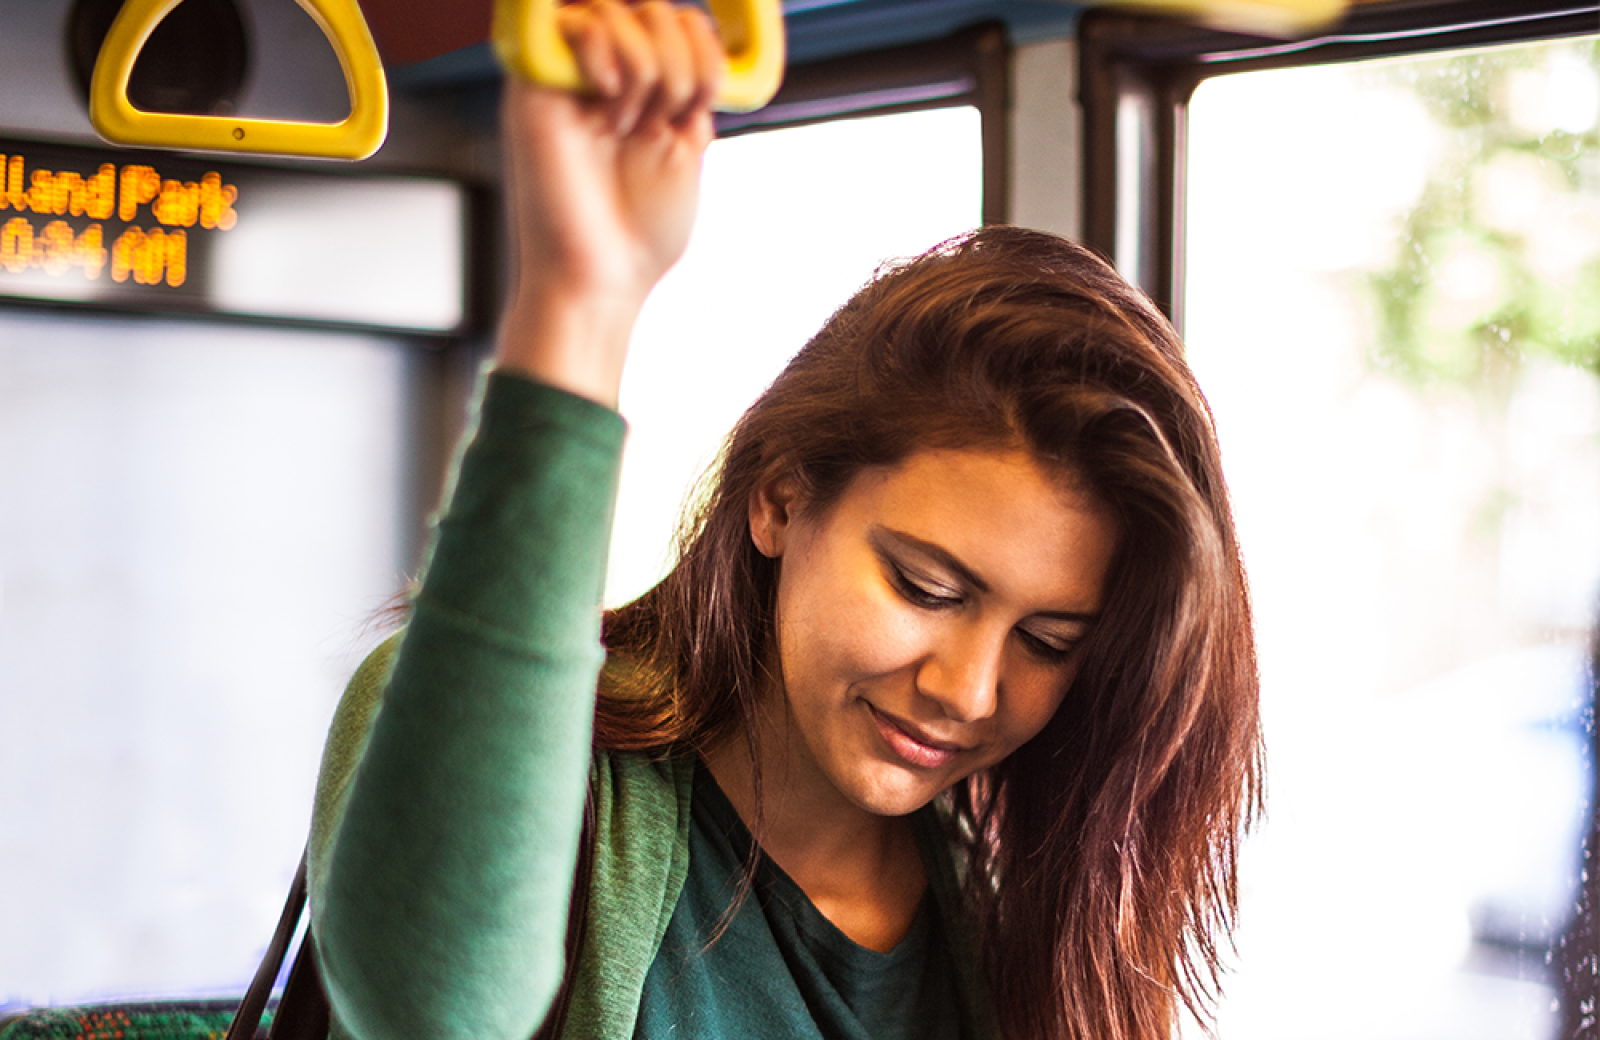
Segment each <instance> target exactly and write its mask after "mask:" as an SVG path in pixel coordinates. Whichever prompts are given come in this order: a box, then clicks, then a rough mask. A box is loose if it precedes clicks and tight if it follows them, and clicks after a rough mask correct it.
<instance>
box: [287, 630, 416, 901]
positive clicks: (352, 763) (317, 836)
mask: <svg viewBox="0 0 1600 1040" xmlns="http://www.w3.org/2000/svg"><path fill="white" fill-rule="evenodd" d="M401 634H402V633H401V632H396V633H394V634H393V635H391V636H389V637H388V638H387V639H385V640H384V641H383V642H381V643H379V644H378V645H377V647H375V648H374V649H373V650H372V652H371V653H369V654H368V655H367V656H366V658H365V659H364V660H363V661H362V662H361V665H360V666H359V667H358V668H357V669H356V670H355V674H354V675H352V676H351V677H350V682H349V683H348V684H347V685H346V686H345V688H344V695H343V696H342V697H340V698H339V705H338V707H336V708H335V709H334V711H333V721H332V722H330V723H329V724H328V737H327V741H326V742H325V743H324V744H323V746H322V766H321V768H320V769H318V771H317V793H316V798H315V800H314V802H313V803H312V808H311V844H310V850H309V858H308V863H307V868H308V872H309V874H310V876H311V878H312V887H313V888H317V887H319V885H318V882H319V881H320V879H321V878H322V877H325V876H326V872H325V871H324V870H323V867H324V866H325V862H324V859H325V856H326V854H327V852H328V851H329V847H330V845H331V844H332V840H331V839H332V837H333V829H334V827H335V825H336V824H337V822H338V820H339V817H340V816H342V815H343V812H344V802H345V798H346V796H347V795H348V794H349V790H350V780H351V778H352V777H353V776H354V775H355V771H356V763H357V762H360V761H361V755H362V752H363V751H364V750H365V749H366V746H367V737H368V735H369V734H370V733H371V732H372V720H373V719H374V718H376V717H377V714H378V708H379V706H381V705H382V703H383V691H384V688H385V687H386V686H387V685H388V682H389V673H390V672H391V671H393V670H394V659H395V655H396V654H397V653H398V652H399V649H400V636H401Z"/></svg>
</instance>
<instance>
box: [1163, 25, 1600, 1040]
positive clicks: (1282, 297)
mask: <svg viewBox="0 0 1600 1040" xmlns="http://www.w3.org/2000/svg"><path fill="white" fill-rule="evenodd" d="M1187 139H1188V152H1187V165H1188V182H1187V193H1186V210H1187V227H1186V235H1187V249H1186V256H1185V257H1184V263H1183V269H1184V272H1185V275H1184V276H1185V279H1186V284H1185V286H1184V288H1183V290H1182V301H1183V304H1182V311H1183V315H1184V320H1185V323H1186V333H1187V340H1188V343H1189V346H1190V349H1191V352H1192V360H1193V363H1194V366H1195V368H1196V370H1197V374H1198V376H1199V378H1200V380H1201V384H1202V386H1203V387H1204V388H1205V389H1206V392H1207V394H1208V396H1209V398H1210V400H1211V403H1212V405H1213V407H1214V408H1215V411H1216V416H1217V423H1218V426H1219V429H1220V433H1221V438H1222V442H1223V447H1224V458H1225V459H1226V461H1227V464H1228V467H1229V468H1228V477H1229V481H1230V486H1231V488H1232V490H1233V494H1234V496H1235V499H1234V501H1235V506H1236V509H1237V515H1238V520H1239V527H1240V532H1241V539H1242V541H1243V545H1244V549H1245V557H1246V564H1247V567H1248V569H1249V574H1250V582H1251V588H1252V592H1253V595H1254V599H1255V609H1256V618H1257V623H1258V629H1259V637H1260V650H1261V675H1262V697H1263V704H1264V713H1265V718H1266V722H1267V727H1268V730H1267V734H1268V735H1267V740H1268V754H1269V769H1268V779H1269V802H1268V810H1269V816H1268V819H1267V821H1266V823H1265V825H1264V826H1262V827H1260V829H1259V831H1258V833H1257V834H1256V835H1255V836H1254V838H1253V839H1252V842H1251V844H1250V845H1249V847H1248V851H1247V853H1246V858H1245V860H1244V868H1243V869H1244V873H1243V878H1242V881H1243V895H1242V904H1243V905H1242V909H1241V922H1242V923H1241V928H1240V931H1239V933H1238V965H1239V968H1238V971H1237V973H1236V974H1235V975H1234V976H1233V977H1232V978H1231V980H1230V981H1229V982H1228V984H1227V987H1226V988H1227V999H1226V1001H1225V1002H1224V1004H1223V1005H1222V1007H1221V1016H1220V1021H1219V1033H1220V1035H1222V1036H1225V1037H1227V1038H1228V1040H1254V1038H1262V1040H1266V1038H1269V1037H1270V1038H1272V1040H1286V1038H1298V1037H1323V1036H1327V1037H1336V1036H1337V1037H1348V1036H1360V1037H1364V1038H1369V1040H1389V1038H1392V1040H1417V1038H1423V1037H1435V1036H1451V1037H1458V1038H1475V1037H1483V1038H1489V1037H1528V1038H1553V1037H1555V1036H1557V1035H1558V1031H1560V1030H1561V1029H1563V1028H1567V1029H1569V1030H1570V1029H1571V1028H1573V1025H1574V1024H1575V1023H1577V1022H1578V1021H1579V1020H1580V1018H1579V1017H1569V1018H1568V1019H1567V1022H1568V1025H1567V1026H1566V1027H1563V1026H1562V1020H1563V1016H1564V1015H1574V1016H1581V1014H1583V1011H1582V1009H1581V1008H1579V1007H1577V1006H1576V1005H1577V1004H1578V1003H1579V1002H1580V1001H1579V1000H1578V999H1576V998H1574V997H1572V995H1571V989H1570V979H1571V972H1572V971H1573V970H1575V969H1576V967H1577V964H1576V961H1577V956H1578V954H1579V953H1580V952H1581V951H1579V950H1578V949H1576V947H1575V946H1572V947H1570V948H1569V944H1568V943H1567V942H1566V936H1567V934H1568V931H1569V929H1570V928H1571V927H1572V922H1573V920H1574V915H1575V911H1576V907H1577V904H1578V897H1579V889H1580V881H1581V879H1582V878H1583V877H1584V876H1585V869H1586V868H1585V865H1584V864H1585V860H1584V857H1583V853H1582V849H1583V846H1584V836H1585V833H1586V831H1587V827H1588V822H1587V821H1588V816H1589V806H1588V803H1589V799H1590V792H1591V790H1592V787H1593V783H1594V778H1593V772H1594V762H1593V756H1592V754H1591V746H1592V741H1593V735H1592V728H1593V714H1592V713H1593V707H1592V705H1593V684H1594V676H1593V673H1592V669H1591V665H1590V661H1589V653H1590V649H1589V648H1590V644H1591V639H1592V638H1593V633H1594V631H1595V627H1596V609H1597V602H1600V601H1597V593H1600V540H1597V537H1596V534H1597V532H1600V378H1597V371H1600V308H1597V307H1596V303H1595V301H1596V299H1597V298H1600V44H1597V39H1596V38H1594V37H1589V38H1578V39H1566V40H1556V41H1546V42H1539V43H1530V44H1519V45H1513V46H1502V47H1496V48H1491V49H1479V50H1473V51H1461V52H1454V53H1445V54H1435V55H1429V56H1424V57H1415V56H1413V57H1406V58H1396V59H1388V60H1378V61H1367V62H1359V63H1353V64H1344V65H1321V66H1310V67H1304V68H1296V69H1285V70H1273V71H1260V72H1246V73H1241V74H1238V75H1233V76H1222V77H1218V78H1215V79H1211V80H1208V81H1206V82H1205V83H1203V84H1202V85H1201V86H1200V87H1199V89H1198V90H1197V91H1196V92H1195V94H1194V97H1193V99H1192V101H1191V102H1190V105H1189V119H1188V128H1187ZM1590 952H1592V951H1590ZM1564 1004H1572V1005H1574V1006H1572V1007H1566V1006H1564ZM1589 1011H1590V1013H1592V1003H1591V1005H1590V1009H1589ZM1592 1022H1593V1019H1592V1017H1591V1018H1590V1023H1591V1024H1592ZM1559 1035H1562V1036H1567V1035H1576V1034H1575V1033H1573V1032H1559Z"/></svg>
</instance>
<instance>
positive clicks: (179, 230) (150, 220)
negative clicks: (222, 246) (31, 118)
mask: <svg viewBox="0 0 1600 1040" xmlns="http://www.w3.org/2000/svg"><path fill="white" fill-rule="evenodd" d="M0 188H3V190H0V286H3V284H4V283H3V277H4V274H24V273H27V272H29V271H39V272H43V273H44V274H45V275H48V276H50V277H52V278H79V279H83V280H86V281H90V282H93V281H97V280H99V279H101V278H110V279H111V281H113V282H118V283H121V282H127V281H129V280H130V279H131V280H132V281H133V282H134V283H135V284H137V285H148V286H159V285H165V286H168V287H169V288H174V289H176V288H178V287H180V286H182V285H183V284H184V282H185V281H187V280H188V277H189V236H190V234H191V232H192V230H195V229H198V230H199V231H201V232H206V231H215V232H223V231H227V230H229V229H231V228H232V227H233V226H234V225H235V224H236V223H238V219H239V215H238V212H237V211H236V210H235V208H234V207H235V204H236V203H237V202H238V200H239V189H238V188H237V187H235V186H234V185H232V184H229V183H227V182H225V181H224V180H223V178H222V174H221V173H219V172H218V171H216V170H206V171H204V172H202V173H201V174H200V176H199V178H198V179H197V180H183V179H180V178H178V177H163V176H162V174H161V172H160V171H158V170H157V169H156V167H154V166H150V165H146V164H144V163H124V164H122V165H118V164H116V163H110V162H103V163H100V164H99V165H98V166H96V167H94V168H92V169H50V168H48V167H45V166H41V165H39V160H38V158H37V157H33V156H30V155H29V154H28V153H27V152H26V151H23V152H20V153H19V152H11V153H5V152H0ZM108 226H109V228H110V233H109V234H108Z"/></svg>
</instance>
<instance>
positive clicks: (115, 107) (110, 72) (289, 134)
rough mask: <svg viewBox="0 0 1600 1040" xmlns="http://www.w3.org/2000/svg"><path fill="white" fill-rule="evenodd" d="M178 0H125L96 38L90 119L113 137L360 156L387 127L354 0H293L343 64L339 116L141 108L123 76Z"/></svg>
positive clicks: (153, 143)
mask: <svg viewBox="0 0 1600 1040" xmlns="http://www.w3.org/2000/svg"><path fill="white" fill-rule="evenodd" d="M182 2H183V0H125V2H124V3H123V5H122V11H121V13H120V14H118V15H117V20H116V21H115V22H113V23H112V25H111V31H110V32H109V33H107V34H106V39H105V42H104V43H103V44H101V46H100V57H99V58H98V59H97V60H96V61H95V64H94V79H93V80H92V81H91V82H90V84H89V121H90V122H92V123H93V124H94V128H95V130H97V131H98V132H99V134H100V136H101V137H104V138H105V139H106V140H107V141H111V142H113V143H115V144H131V145H144V146H148V147H154V148H194V149H202V150H208V151H219V152H252V153H258V154H265V155H306V156H315V157H318V158H325V159H365V158H366V157H367V156H369V155H371V154H372V153H373V152H375V151H377V150H378V147H379V146H380V145H381V144H383V139H384V138H385V137H386V136H388V133H389V88H388V85H387V83H386V82H385V80H384V76H383V64H382V63H381V62H380V61H379V60H378V48H377V45H376V44H374V43H373V42H372V33H371V32H370V31H369V30H368V29H367V22H366V19H364V18H362V17H361V9H360V8H359V7H357V6H356V0H296V2H297V3H299V4H300V6H301V7H303V8H305V10H306V13H307V14H309V15H311V17H312V18H313V19H315V20H316V23H317V24H318V25H319V26H321V27H322V31H323V33H324V35H326V36H327V37H328V42H329V43H331V44H333V50H334V53H335V54H337V55H338V56H339V64H340V65H341V66H342V67H343V68H344V81H345V86H346V87H348V88H349V91H350V115H349V116H347V117H346V118H345V119H344V120H343V121H342V122H338V123H295V122H288V121H285V120H278V119H238V118H234V117H232V116H197V115H179V114H176V113H171V112H146V111H144V110H143V109H138V108H134V107H133V105H132V104H131V103H130V102H129V101H128V78H129V77H130V76H132V75H133V64H134V62H135V61H136V60H137V59H138V57H139V52H140V50H142V49H143V48H144V44H145V41H146V40H148V39H149V38H150V34H151V32H153V31H154V30H155V27H156V26H157V25H159V24H161V19H163V18H165V17H166V16H167V13H168V12H170V11H171V10H172V9H173V8H174V7H177V6H178V5H179V4H180V3H182Z"/></svg>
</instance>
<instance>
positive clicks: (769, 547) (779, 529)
mask: <svg viewBox="0 0 1600 1040" xmlns="http://www.w3.org/2000/svg"><path fill="white" fill-rule="evenodd" d="M795 508H796V495H795V484H794V480H793V479H792V478H790V477H787V476H783V477H773V478H772V479H770V480H764V481H762V482H761V483H760V484H757V485H756V489H755V490H754V491H752V492H750V540H751V541H752V542H754V543H755V545H756V549H757V550H759V551H760V553H761V555H763V556H766V557H769V558H771V559H774V560H775V559H777V558H778V557H780V556H782V555H783V546H784V542H785V541H786V540H787V536H788V533H789V519H790V514H791V513H792V512H793V510H794V509H795Z"/></svg>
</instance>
